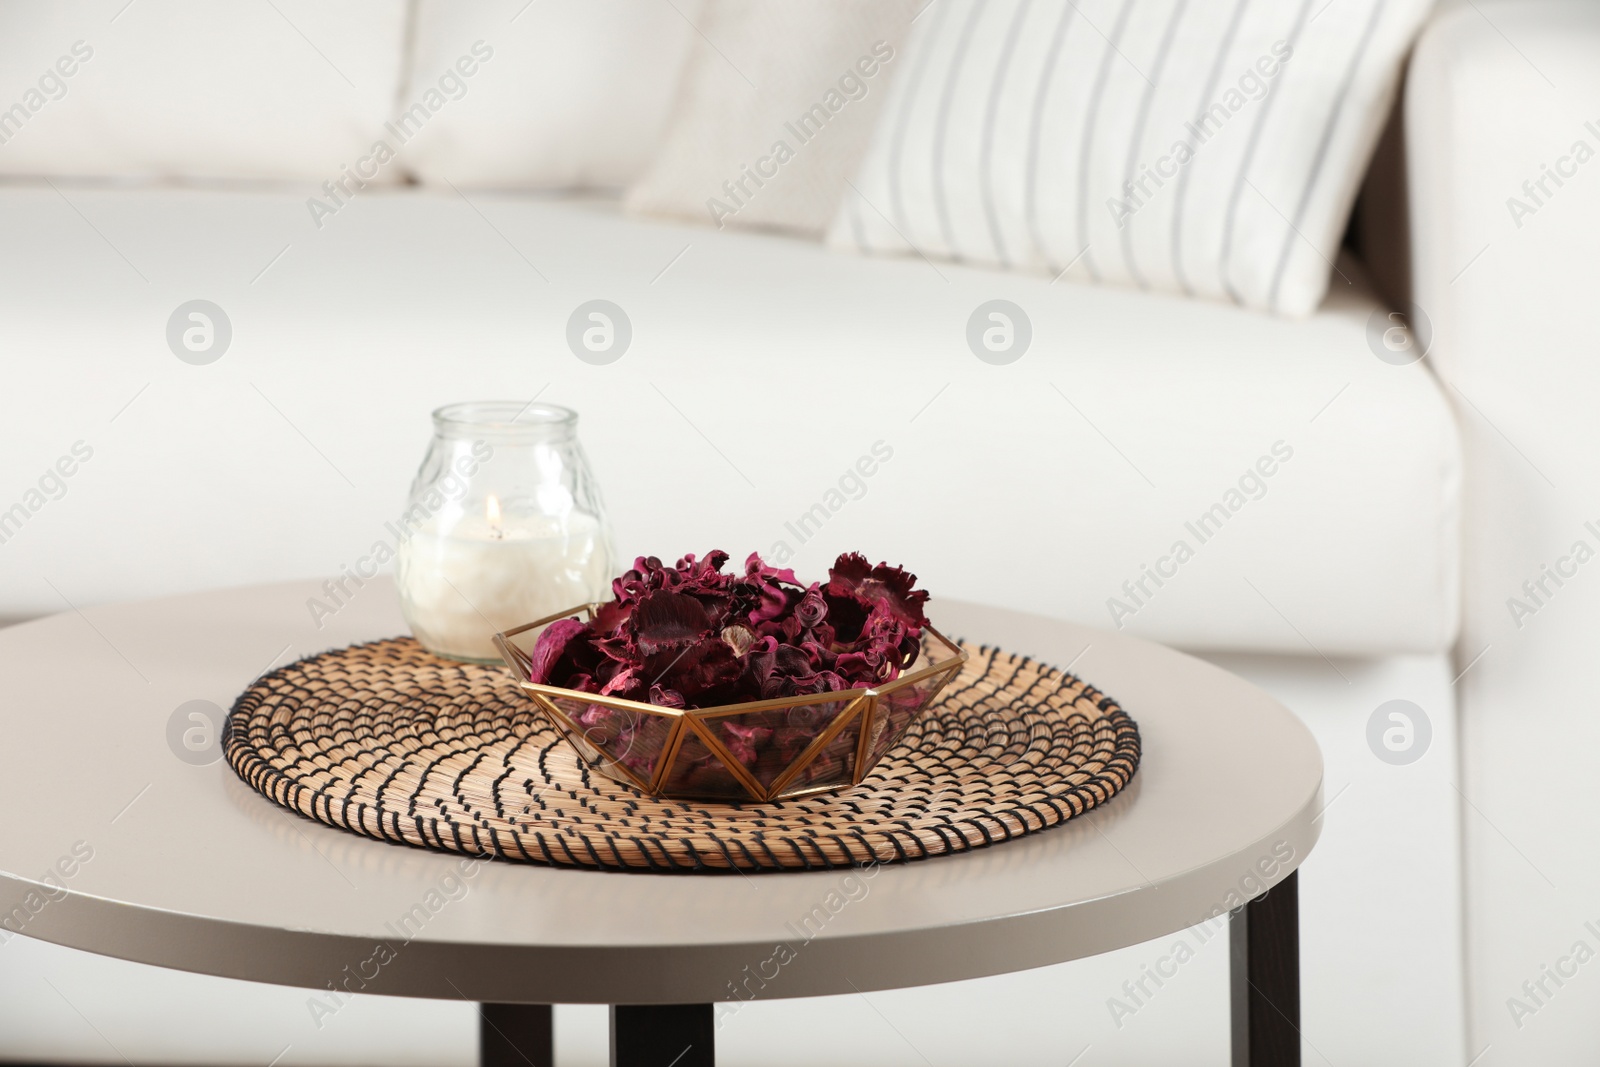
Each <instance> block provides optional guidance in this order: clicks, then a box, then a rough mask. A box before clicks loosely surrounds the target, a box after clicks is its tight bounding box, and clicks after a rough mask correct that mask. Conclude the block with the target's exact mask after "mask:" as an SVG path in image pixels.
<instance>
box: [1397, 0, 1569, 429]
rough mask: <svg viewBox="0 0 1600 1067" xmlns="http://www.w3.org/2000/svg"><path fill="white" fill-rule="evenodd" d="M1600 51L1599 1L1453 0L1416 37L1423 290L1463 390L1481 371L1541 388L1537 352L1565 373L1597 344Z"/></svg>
mask: <svg viewBox="0 0 1600 1067" xmlns="http://www.w3.org/2000/svg"><path fill="white" fill-rule="evenodd" d="M1597 55H1600V7H1597V6H1596V5H1594V4H1593V3H1588V2H1585V0H1480V2H1475V3H1472V4H1467V5H1463V6H1453V7H1452V8H1450V9H1449V10H1447V11H1445V12H1443V13H1442V14H1440V15H1439V16H1437V17H1436V18H1435V19H1434V21H1433V22H1432V24H1431V25H1430V26H1429V27H1428V28H1427V30H1426V31H1425V32H1424V34H1423V36H1422V39H1421V40H1420V42H1419V43H1418V46H1417V49H1416V53H1415V55H1414V57H1413V59H1412V63H1411V69H1410V72H1409V76H1408V79H1407V84H1406V98H1405V105H1404V116H1403V121H1404V138H1405V169H1406V174H1407V186H1408V196H1407V205H1406V206H1407V208H1408V212H1409V216H1410V245H1411V247H1410V249H1409V254H1410V261H1411V292H1410V298H1411V299H1412V300H1413V301H1414V302H1415V310H1416V311H1417V312H1419V313H1418V314H1416V315H1415V317H1416V318H1417V319H1418V323H1417V329H1418V331H1419V333H1426V331H1427V328H1428V325H1429V324H1431V329H1432V336H1431V338H1426V343H1428V344H1429V347H1430V350H1431V353H1432V361H1433V364H1434V367H1435V369H1436V370H1437V371H1439V372H1440V374H1441V376H1442V377H1444V378H1445V379H1446V381H1447V382H1456V383H1457V384H1459V385H1460V386H1461V388H1462V390H1466V388H1467V384H1466V379H1467V378H1468V377H1470V378H1472V379H1474V381H1476V382H1478V383H1479V389H1480V390H1483V389H1485V387H1487V388H1490V389H1498V388H1500V387H1502V386H1509V387H1512V388H1514V389H1517V390H1519V391H1523V392H1527V391H1532V390H1537V391H1539V392H1541V393H1543V392H1545V391H1546V390H1547V389H1548V387H1549V385H1550V381H1549V380H1548V379H1546V380H1545V381H1544V382H1539V381H1537V380H1534V379H1532V378H1530V375H1529V373H1528V372H1529V370H1530V363H1529V361H1530V360H1533V361H1536V363H1537V364H1540V365H1544V366H1546V367H1547V368H1548V370H1549V372H1551V373H1560V372H1561V371H1562V370H1563V369H1564V368H1566V367H1568V366H1570V365H1571V364H1573V363H1575V362H1577V361H1580V360H1582V359H1583V358H1584V357H1585V356H1593V355H1595V354H1597V353H1600V333H1597V331H1596V330H1595V329H1594V328H1593V325H1592V324H1593V322H1594V307H1593V301H1594V299H1595V297H1596V295H1597V294H1600V256H1597V255H1596V243H1597V239H1600V64H1597V63H1596V62H1595V57H1596V56H1597ZM1423 320H1426V321H1423ZM1480 375H1482V376H1483V377H1481V378H1480V377H1479V376H1480ZM1457 399H1458V400H1459V399H1460V398H1459V397H1458V398H1457ZM1472 399H1473V400H1474V401H1477V400H1478V397H1477V396H1473V397H1472Z"/></svg>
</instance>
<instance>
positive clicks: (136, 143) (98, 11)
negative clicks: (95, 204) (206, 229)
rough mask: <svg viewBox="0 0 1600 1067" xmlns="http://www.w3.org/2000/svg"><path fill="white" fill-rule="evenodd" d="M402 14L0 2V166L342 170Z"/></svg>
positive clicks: (108, 0)
mask: <svg viewBox="0 0 1600 1067" xmlns="http://www.w3.org/2000/svg"><path fill="white" fill-rule="evenodd" d="M405 25H406V5H405V3H404V2H403V0H273V2H272V3H271V4H268V3H216V2H214V0H136V2H134V3H131V4H130V3H129V2H128V0H51V2H49V3H38V2H18V3H5V4H0V174H7V175H67V176H86V177H111V178H182V179H195V178H198V179H214V178H221V179H235V178H243V179H274V178H295V179H311V180H313V181H316V182H321V181H325V180H336V179H339V178H340V176H341V168H342V167H344V166H347V165H354V164H355V163H356V162H357V160H358V159H360V158H361V157H362V156H364V155H367V154H368V153H369V152H370V150H371V148H372V145H373V142H374V141H375V140H377V139H378V138H379V137H381V136H383V132H384V131H383V123H384V121H385V120H386V119H388V118H389V113H390V108H391V107H393V105H394V100H395V94H396V91H397V89H398V88H399V82H400V68H401V58H402V54H403V52H404V39H405ZM68 71H70V72H71V73H70V74H69V73H67V72H68ZM391 170H392V168H391ZM397 176H398V175H396V174H393V173H387V174H380V175H379V176H378V177H377V178H376V179H375V180H378V181H380V182H381V181H383V180H385V179H386V178H388V179H392V178H395V177H397Z"/></svg>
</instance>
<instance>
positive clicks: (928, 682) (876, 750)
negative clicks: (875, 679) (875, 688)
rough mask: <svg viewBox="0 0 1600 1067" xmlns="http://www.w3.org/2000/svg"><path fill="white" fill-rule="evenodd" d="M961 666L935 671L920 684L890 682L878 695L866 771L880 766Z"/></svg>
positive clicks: (868, 746)
mask: <svg viewBox="0 0 1600 1067" xmlns="http://www.w3.org/2000/svg"><path fill="white" fill-rule="evenodd" d="M957 670H959V665H957V664H951V667H950V669H949V670H947V671H936V672H935V673H933V674H930V675H929V676H928V677H926V678H923V679H921V680H920V681H915V682H907V683H904V684H902V683H898V682H891V683H890V684H889V687H886V688H885V689H882V690H880V691H879V693H878V706H877V708H876V709H875V711H874V712H873V716H872V726H871V735H870V736H871V740H870V741H869V743H868V745H867V770H869V771H870V770H871V769H872V768H873V767H875V766H877V764H878V761H879V760H880V759H882V758H883V757H884V755H885V754H886V753H887V752H888V751H889V749H890V748H892V747H894V743H895V742H896V741H898V740H900V735H901V734H903V733H905V729H906V727H907V726H910V725H911V720H913V719H915V718H916V717H917V716H918V715H919V714H920V713H921V712H922V710H923V709H924V708H926V707H927V706H928V705H929V704H931V703H933V698H934V697H936V696H938V695H939V691H940V690H941V689H943V688H944V687H945V683H947V682H948V681H950V679H951V678H952V677H954V675H955V673H956V671H957Z"/></svg>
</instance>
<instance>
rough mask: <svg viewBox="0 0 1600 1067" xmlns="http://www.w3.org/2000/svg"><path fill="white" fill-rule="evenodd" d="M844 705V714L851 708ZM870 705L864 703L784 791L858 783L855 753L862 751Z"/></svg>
mask: <svg viewBox="0 0 1600 1067" xmlns="http://www.w3.org/2000/svg"><path fill="white" fill-rule="evenodd" d="M848 706H849V705H848V704H842V705H841V706H840V707H841V710H842V709H843V708H845V707H848ZM866 706H867V701H865V700H863V701H862V711H861V712H858V713H857V714H855V715H854V716H852V717H851V719H850V721H849V722H847V723H845V725H844V726H843V727H842V728H841V729H840V730H839V732H838V733H836V734H834V735H833V737H831V738H829V739H828V741H827V742H826V743H825V744H824V745H823V746H822V750H821V751H820V752H818V753H817V754H816V755H815V756H814V757H812V758H811V760H810V762H808V763H807V764H806V765H805V766H804V767H803V768H801V770H800V773H799V774H797V775H795V776H794V777H793V778H790V779H789V780H788V781H787V782H785V783H784V784H783V791H784V792H785V793H791V792H795V791H798V790H802V789H816V788H818V787H820V786H835V785H849V784H850V783H851V782H852V781H853V780H854V779H855V773H856V753H857V752H858V751H859V750H860V748H861V727H862V725H863V724H864V723H865V722H866V718H867V717H866V715H865V714H864V712H865V709H866Z"/></svg>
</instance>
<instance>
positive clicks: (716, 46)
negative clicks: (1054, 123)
mask: <svg viewBox="0 0 1600 1067" xmlns="http://www.w3.org/2000/svg"><path fill="white" fill-rule="evenodd" d="M916 6H917V5H916V3H915V0H767V2H765V3H761V4H752V3H748V2H747V0H710V2H709V3H708V4H707V5H706V7H705V10H704V12H703V14H702V16H701V20H700V30H701V38H700V40H698V41H696V42H695V47H694V51H693V52H692V54H691V57H690V60H689V64H688V67H687V69H686V70H685V72H684V78H683V85H682V87H681V89H680V90H679V92H678V94H677V99H676V102H675V103H674V105H673V115H672V121H671V122H670V123H669V124H668V127H667V135H666V137H665V139H664V140H663V141H662V144H661V148H660V151H659V152H658V153H657V155H656V157H655V159H654V160H653V161H652V162H651V164H650V167H649V169H648V170H646V171H645V172H644V175H643V177H641V178H640V180H639V183H638V184H637V185H635V186H634V187H633V189H632V190H630V191H629V194H628V201H627V203H628V207H629V208H630V209H632V210H635V211H639V212H641V213H645V214H660V215H675V216H678V217H679V218H686V219H692V220H694V221H696V222H701V223H712V224H714V225H716V226H717V227H718V228H719V229H720V228H722V227H724V226H741V227H753V228H771V229H781V230H793V231H795V232H799V233H808V234H821V233H822V231H823V230H825V229H827V227H828V221H829V220H830V219H832V218H833V214H834V209H835V208H837V207H838V206H839V198H840V196H841V194H843V192H844V190H845V182H846V180H848V178H849V177H850V175H851V174H852V173H853V172H854V171H855V169H856V164H858V163H859V162H860V161H861V156H862V154H863V153H864V152H865V151H866V150H867V144H868V142H869V141H870V140H871V137H872V129H873V126H874V125H875V124H876V122H877V119H878V114H879V111H880V110H881V108H882V106H883V102H884V100H885V99H886V98H887V96H888V83H889V82H890V81H891V79H892V78H893V77H894V74H895V71H896V68H897V67H898V66H899V64H898V63H897V62H896V60H897V59H898V57H899V50H900V48H901V46H902V45H903V44H904V41H905V36H906V33H907V31H908V30H909V29H910V27H911V18H912V15H913V14H914V13H915V8H916Z"/></svg>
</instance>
